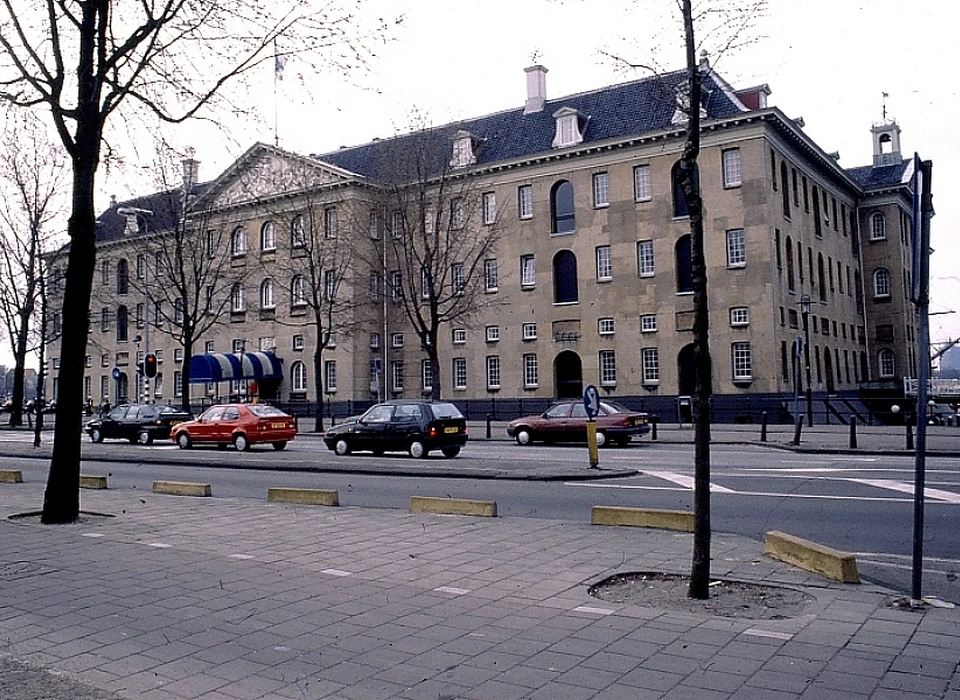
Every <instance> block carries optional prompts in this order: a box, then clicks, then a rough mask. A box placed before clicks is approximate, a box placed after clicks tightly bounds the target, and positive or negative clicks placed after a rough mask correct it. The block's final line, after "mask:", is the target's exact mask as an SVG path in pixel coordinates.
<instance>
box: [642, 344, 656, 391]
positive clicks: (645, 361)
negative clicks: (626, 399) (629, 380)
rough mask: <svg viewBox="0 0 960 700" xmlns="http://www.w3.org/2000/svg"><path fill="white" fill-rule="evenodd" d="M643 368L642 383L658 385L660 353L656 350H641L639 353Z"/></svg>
mask: <svg viewBox="0 0 960 700" xmlns="http://www.w3.org/2000/svg"><path fill="white" fill-rule="evenodd" d="M640 360H641V364H642V366H643V383H644V384H659V383H660V351H659V350H658V349H657V348H643V349H642V350H641V351H640Z"/></svg>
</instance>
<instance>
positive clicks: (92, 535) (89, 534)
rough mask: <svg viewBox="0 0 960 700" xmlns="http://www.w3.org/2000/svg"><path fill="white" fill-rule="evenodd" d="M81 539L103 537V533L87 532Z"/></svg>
mask: <svg viewBox="0 0 960 700" xmlns="http://www.w3.org/2000/svg"><path fill="white" fill-rule="evenodd" d="M81 537H103V533H102V532H85V533H83V535H81Z"/></svg>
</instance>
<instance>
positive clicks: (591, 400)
mask: <svg viewBox="0 0 960 700" xmlns="http://www.w3.org/2000/svg"><path fill="white" fill-rule="evenodd" d="M583 407H584V408H585V409H587V416H589V417H590V418H596V417H597V415H598V414H599V413H600V392H598V391H597V387H595V386H594V385H593V384H587V386H586V388H585V389H584V390H583Z"/></svg>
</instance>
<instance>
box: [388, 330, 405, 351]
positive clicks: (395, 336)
mask: <svg viewBox="0 0 960 700" xmlns="http://www.w3.org/2000/svg"><path fill="white" fill-rule="evenodd" d="M390 347H391V348H402V347H403V333H391V334H390Z"/></svg>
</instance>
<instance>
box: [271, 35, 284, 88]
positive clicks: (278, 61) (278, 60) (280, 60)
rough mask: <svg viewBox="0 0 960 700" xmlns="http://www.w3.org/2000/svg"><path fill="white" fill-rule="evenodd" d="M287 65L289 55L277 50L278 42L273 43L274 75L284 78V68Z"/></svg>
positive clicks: (279, 78)
mask: <svg viewBox="0 0 960 700" xmlns="http://www.w3.org/2000/svg"><path fill="white" fill-rule="evenodd" d="M286 65H287V57H286V56H284V55H283V54H281V53H279V52H278V51H277V43H276V42H274V43H273V76H274V78H276V79H277V80H283V68H284V66H286Z"/></svg>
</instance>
